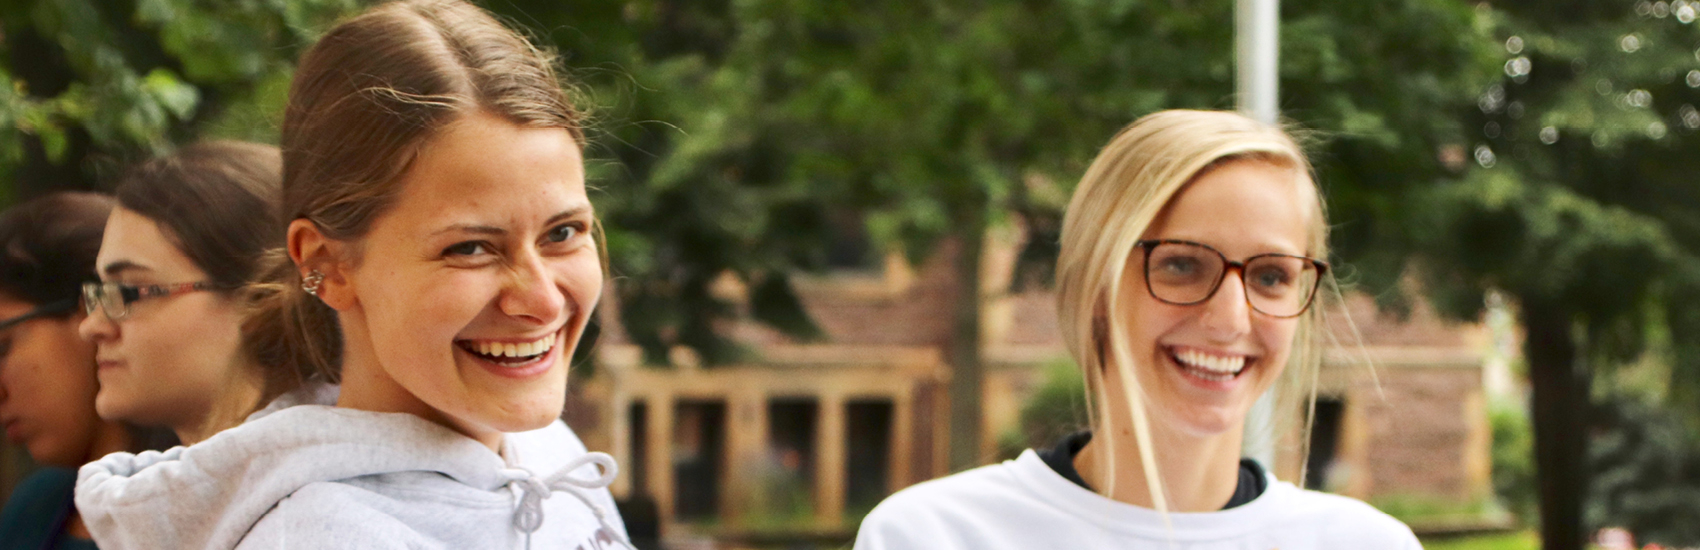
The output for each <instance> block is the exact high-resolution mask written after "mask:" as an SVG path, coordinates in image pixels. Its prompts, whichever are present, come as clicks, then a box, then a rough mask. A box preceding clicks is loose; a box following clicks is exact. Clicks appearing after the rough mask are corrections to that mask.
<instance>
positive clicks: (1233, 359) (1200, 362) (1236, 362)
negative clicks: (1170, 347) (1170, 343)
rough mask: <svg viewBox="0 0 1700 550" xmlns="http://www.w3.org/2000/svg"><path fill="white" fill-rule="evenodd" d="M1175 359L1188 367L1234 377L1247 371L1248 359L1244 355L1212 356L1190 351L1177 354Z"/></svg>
mask: <svg viewBox="0 0 1700 550" xmlns="http://www.w3.org/2000/svg"><path fill="white" fill-rule="evenodd" d="M1175 359H1176V360H1178V361H1180V362H1181V364H1183V365H1186V366H1188V367H1193V368H1196V369H1201V370H1205V371H1209V372H1210V373H1211V374H1218V375H1226V376H1228V377H1232V375H1235V374H1239V372H1240V371H1241V370H1244V369H1245V359H1246V358H1245V356H1244V355H1233V356H1221V355H1211V354H1208V353H1204V352H1201V351H1198V350H1190V349H1188V350H1181V351H1177V352H1175ZM1201 374H1202V373H1201Z"/></svg>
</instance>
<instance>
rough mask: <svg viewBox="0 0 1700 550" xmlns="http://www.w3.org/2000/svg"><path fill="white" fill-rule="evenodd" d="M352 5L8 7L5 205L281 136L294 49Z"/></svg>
mask: <svg viewBox="0 0 1700 550" xmlns="http://www.w3.org/2000/svg"><path fill="white" fill-rule="evenodd" d="M355 3H356V2H355V0H304V1H292V2H271V1H262V0H237V1H230V2H217V3H211V2H201V1H196V0H118V1H104V0H22V1H13V2H6V3H4V4H0V33H3V35H0V53H3V54H4V59H3V61H0V62H3V65H0V178H6V179H9V180H11V181H12V182H14V183H13V184H12V185H10V186H6V187H5V188H3V189H4V193H7V194H6V195H4V196H0V202H6V201H9V200H12V199H15V198H18V197H20V196H29V195H33V194H36V193H39V192H42V191H45V190H49V189H63V188H83V189H88V188H96V187H98V182H99V181H100V180H101V179H102V178H103V177H106V176H110V175H111V174H112V173H113V172H115V171H116V170H117V169H120V168H121V167H122V166H123V165H124V164H125V163H127V162H129V161H131V160H134V159H136V158H138V157H142V156H146V155H152V154H157V153H160V152H162V151H165V150H168V149H170V148H171V147H172V146H173V144H174V143H179V142H184V141H190V140H193V139H196V138H199V137H203V136H207V137H231V138H243V139H254V140H260V141H275V135H276V128H277V121H278V120H280V117H281V115H282V106H283V99H284V95H285V93H286V91H287V88H288V82H289V77H290V74H291V72H290V68H291V67H293V65H294V60H295V57H296V55H297V53H298V52H299V50H300V48H301V47H302V46H303V45H304V44H308V43H310V42H311V38H312V36H313V35H312V32H313V31H316V30H319V29H322V28H323V27H324V26H325V24H326V23H327V22H329V21H330V20H332V19H333V18H335V17H337V16H338V15H341V14H343V13H347V12H348V11H349V10H351V9H352V8H354V7H355Z"/></svg>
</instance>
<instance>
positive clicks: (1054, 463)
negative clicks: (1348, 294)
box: [856, 111, 1420, 550]
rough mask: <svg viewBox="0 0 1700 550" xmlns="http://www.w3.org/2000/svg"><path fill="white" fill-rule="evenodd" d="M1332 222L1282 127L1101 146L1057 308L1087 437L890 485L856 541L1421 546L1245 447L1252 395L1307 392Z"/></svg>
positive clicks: (1149, 127)
mask: <svg viewBox="0 0 1700 550" xmlns="http://www.w3.org/2000/svg"><path fill="white" fill-rule="evenodd" d="M1327 228H1328V224H1327V219H1326V216H1325V213H1324V208H1323V204H1322V200H1321V197H1320V195H1319V193H1318V190H1317V186H1316V183H1315V181H1314V180H1313V179H1312V177H1311V168H1310V164H1309V161H1308V160H1306V158H1305V156H1304V153H1303V152H1302V151H1301V150H1300V148H1299V147H1298V146H1297V145H1296V144H1295V143H1294V141H1293V139H1292V138H1291V137H1289V136H1288V135H1287V134H1286V133H1284V132H1283V131H1281V130H1280V129H1279V128H1275V127H1271V126H1268V125H1265V124H1261V123H1258V122H1255V121H1253V120H1250V119H1247V118H1245V117H1243V116H1240V115H1237V114H1233V113H1225V112H1205V111H1164V112H1160V113H1156V114H1152V115H1149V116H1146V117H1144V118H1141V119H1139V120H1138V121H1136V122H1134V123H1133V124H1132V125H1130V126H1128V127H1127V128H1125V129H1124V130H1122V132H1121V133H1119V134H1117V135H1116V137H1115V138H1114V139H1112V140H1111V141H1110V143H1109V145H1108V146H1106V147H1105V148H1104V150H1103V151H1102V152H1101V153H1100V154H1099V155H1098V158H1097V159H1096V160H1095V161H1094V162H1093V163H1092V165H1091V167H1090V168H1088V169H1087V172H1086V175H1085V177H1083V178H1082V179H1081V181H1080V185H1079V186H1078V188H1077V189H1076V190H1075V194H1074V198H1073V200H1072V201H1071V202H1070V204H1069V207H1068V213H1067V214H1066V216H1065V218H1064V220H1063V233H1062V251H1061V255H1060V258H1059V259H1058V262H1057V305H1058V314H1059V316H1060V318H1061V319H1060V320H1061V326H1062V332H1063V338H1064V341H1065V343H1066V344H1067V346H1068V349H1069V352H1070V353H1071V354H1072V355H1073V357H1074V359H1075V360H1076V362H1077V363H1078V364H1079V365H1080V368H1081V370H1082V371H1083V374H1084V376H1085V380H1086V391H1087V398H1088V402H1089V403H1091V408H1090V410H1091V413H1092V422H1091V428H1092V429H1091V430H1090V431H1086V432H1081V433H1078V434H1075V435H1074V436H1071V437H1069V438H1066V439H1065V440H1064V441H1062V442H1061V443H1059V444H1058V445H1056V446H1055V447H1053V448H1051V449H1046V450H1042V451H1034V450H1028V451H1027V452H1025V453H1023V454H1022V455H1021V456H1020V457H1019V458H1016V459H1015V460H1011V461H1008V462H1004V463H1002V464H997V465H992V466H986V467H983V468H979V469H975V470H971V471H968V472H963V473H961V474H957V475H954V476H950V477H947V478H944V479H940V480H935V481H932V482H928V483H923V484H921V485H917V486H915V487H912V488H910V489H907V490H905V491H902V492H900V493H898V494H896V495H894V496H892V497H891V498H890V499H888V500H886V501H885V502H884V503H882V504H880V506H879V507H878V508H876V509H874V511H873V512H872V513H871V514H869V515H868V517H867V519H866V520H865V521H864V522H863V523H862V528H861V532H860V533H859V535H858V537H857V540H856V548H858V549H862V550H890V549H908V548H928V549H957V548H960V549H970V548H971V549H976V550H995V549H1003V548H1009V549H1015V548H1180V549H1193V550H1230V549H1233V550H1271V549H1275V548H1279V549H1281V550H1306V549H1317V550H1323V549H1341V550H1345V549H1353V550H1356V549H1365V548H1376V549H1411V548H1420V545H1419V544H1418V542H1417V540H1416V538H1415V537H1414V536H1413V535H1412V534H1411V530H1410V529H1409V528H1408V527H1406V526H1405V525H1404V524H1402V523H1400V522H1399V521H1398V520H1395V519H1393V518H1392V517H1389V516H1388V515H1386V514H1383V513H1381V512H1379V511H1377V510H1375V509H1374V508H1371V507H1370V506H1368V505H1366V504H1364V503H1362V502H1359V501H1356V500H1352V499H1350V498H1346V497H1342V496H1336V495H1330V494H1324V493H1318V492H1314V491H1306V490H1302V489H1300V488H1298V487H1295V486H1293V485H1291V484H1289V483H1286V482H1282V481H1278V480H1276V479H1275V478H1274V477H1273V476H1271V475H1270V474H1269V473H1268V472H1267V471H1266V469H1265V467H1264V465H1261V464H1258V463H1257V462H1256V461H1253V460H1251V459H1244V458H1241V456H1240V448H1241V441H1242V438H1243V435H1244V432H1245V423H1246V421H1245V419H1246V413H1247V411H1249V410H1250V409H1251V407H1252V404H1253V403H1254V402H1256V401H1257V399H1258V398H1259V397H1260V396H1262V395H1263V394H1264V393H1265V392H1269V391H1272V390H1274V391H1276V392H1277V394H1278V396H1280V397H1283V398H1284V399H1282V401H1284V406H1283V407H1282V408H1280V409H1278V410H1298V407H1294V406H1290V405H1297V404H1302V403H1303V400H1304V399H1313V398H1314V395H1313V394H1311V392H1310V390H1311V388H1310V387H1309V386H1310V382H1311V381H1312V380H1314V373H1315V371H1316V369H1317V366H1318V363H1319V362H1320V360H1321V354H1320V351H1321V349H1320V345H1319V342H1318V341H1317V337H1318V330H1319V328H1320V327H1321V326H1322V325H1321V315H1322V311H1321V308H1316V307H1312V306H1313V305H1314V303H1315V302H1316V299H1315V298H1316V294H1317V293H1318V292H1317V291H1318V289H1319V288H1321V287H1324V286H1330V285H1329V284H1328V283H1329V282H1330V279H1329V278H1328V270H1329V266H1328V263H1327V262H1325V261H1324V260H1323V259H1324V258H1327V257H1328V242H1327Z"/></svg>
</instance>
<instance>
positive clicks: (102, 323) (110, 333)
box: [77, 308, 118, 344]
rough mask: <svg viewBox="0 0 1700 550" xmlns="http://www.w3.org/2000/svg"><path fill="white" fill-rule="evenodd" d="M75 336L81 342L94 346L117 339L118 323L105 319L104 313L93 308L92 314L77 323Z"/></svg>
mask: <svg viewBox="0 0 1700 550" xmlns="http://www.w3.org/2000/svg"><path fill="white" fill-rule="evenodd" d="M77 335H78V336H81V337H83V340H87V341H90V342H94V343H96V344H98V343H101V342H103V341H110V340H114V339H116V338H118V323H115V322H113V321H112V319H109V318H107V317H106V311H104V310H102V309H100V308H95V310H94V313H90V314H88V315H84V316H83V320H82V321H81V322H78V323H77Z"/></svg>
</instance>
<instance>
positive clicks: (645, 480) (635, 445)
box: [623, 401, 652, 494]
mask: <svg viewBox="0 0 1700 550" xmlns="http://www.w3.org/2000/svg"><path fill="white" fill-rule="evenodd" d="M626 425H627V426H628V427H630V428H631V432H630V433H628V434H627V436H626V441H630V442H631V449H632V453H631V458H630V459H628V460H629V463H628V464H624V465H623V466H624V468H625V470H626V471H628V472H631V475H632V492H635V493H642V494H652V493H651V492H650V490H649V406H648V405H646V404H644V402H642V401H633V402H632V406H631V407H630V408H629V409H628V410H627V412H626Z"/></svg>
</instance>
